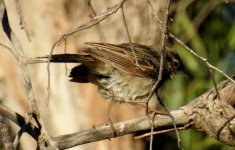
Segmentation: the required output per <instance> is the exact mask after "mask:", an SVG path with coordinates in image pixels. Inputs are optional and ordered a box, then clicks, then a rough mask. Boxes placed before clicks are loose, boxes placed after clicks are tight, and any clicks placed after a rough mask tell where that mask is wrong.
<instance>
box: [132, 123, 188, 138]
mask: <svg viewBox="0 0 235 150" xmlns="http://www.w3.org/2000/svg"><path fill="white" fill-rule="evenodd" d="M190 125H191V124H190V123H189V124H186V125H184V126H183V127H178V128H177V129H178V130H185V129H187V128H188V127H189V126H190ZM174 131H175V129H174V128H172V129H165V130H162V131H155V132H150V133H145V134H142V135H140V136H135V137H134V138H135V139H136V140H139V139H143V138H145V137H148V136H151V134H153V135H157V134H164V133H169V132H174Z"/></svg>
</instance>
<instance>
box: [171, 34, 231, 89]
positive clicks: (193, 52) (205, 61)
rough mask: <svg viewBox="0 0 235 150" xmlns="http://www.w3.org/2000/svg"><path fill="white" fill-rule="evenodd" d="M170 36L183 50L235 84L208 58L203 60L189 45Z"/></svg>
mask: <svg viewBox="0 0 235 150" xmlns="http://www.w3.org/2000/svg"><path fill="white" fill-rule="evenodd" d="M169 36H170V37H171V38H173V39H174V40H175V41H176V42H177V43H179V44H180V45H181V46H182V47H183V48H185V49H186V50H188V51H189V52H190V53H191V54H192V55H194V56H195V57H197V58H198V59H200V60H201V61H202V62H204V63H205V64H206V65H207V66H208V67H209V68H210V69H213V70H215V71H217V72H219V73H220V74H222V75H223V76H224V77H225V78H227V79H228V80H230V81H231V82H232V83H234V84H235V81H234V80H233V79H232V78H230V77H229V76H228V75H227V74H226V73H224V72H223V71H222V70H220V69H218V68H216V67H215V66H213V65H211V64H210V63H209V62H208V61H207V59H206V58H203V57H202V56H200V55H198V54H197V53H196V52H195V51H193V50H192V49H191V48H189V47H188V46H187V45H185V44H184V43H183V42H182V41H181V40H180V39H178V38H177V37H176V36H175V35H173V34H172V33H170V34H169Z"/></svg>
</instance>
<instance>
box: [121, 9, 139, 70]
mask: <svg viewBox="0 0 235 150" xmlns="http://www.w3.org/2000/svg"><path fill="white" fill-rule="evenodd" d="M121 10H122V18H123V22H124V27H125V29H126V34H127V37H128V40H129V44H130V47H131V51H132V54H133V56H134V59H135V64H136V65H137V66H138V67H139V68H141V67H140V65H139V63H138V59H137V57H136V54H135V50H134V48H133V46H132V41H131V36H130V32H129V29H128V25H127V22H126V17H125V13H124V8H123V6H122V7H121Z"/></svg>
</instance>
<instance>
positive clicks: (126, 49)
mask: <svg viewBox="0 0 235 150" xmlns="http://www.w3.org/2000/svg"><path fill="white" fill-rule="evenodd" d="M86 44H88V45H90V46H91V48H86V49H85V50H84V51H83V52H84V53H86V54H88V55H90V56H92V57H94V58H95V59H98V60H100V61H102V62H104V63H107V64H110V65H112V66H113V67H114V68H117V69H119V70H121V71H124V72H126V73H128V74H132V75H137V76H141V77H147V76H149V75H151V74H152V73H153V71H154V69H155V68H154V66H153V64H151V60H150V58H149V57H148V54H149V53H148V51H151V49H150V47H147V46H143V45H139V44H132V47H133V49H134V51H135V54H136V58H135V57H134V54H133V52H132V50H131V47H130V44H120V45H114V44H106V43H86ZM135 59H137V61H138V64H139V66H138V65H137V63H136V62H135Z"/></svg>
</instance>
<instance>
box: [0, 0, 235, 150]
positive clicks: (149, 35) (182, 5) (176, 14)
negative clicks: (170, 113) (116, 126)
mask: <svg viewBox="0 0 235 150" xmlns="http://www.w3.org/2000/svg"><path fill="white" fill-rule="evenodd" d="M89 2H90V3H89ZM151 2H152V4H153V6H154V8H155V9H156V11H157V13H158V14H159V17H160V18H161V12H162V10H161V9H162V8H163V6H164V5H165V0H151ZM234 2H235V1H234V0H231V1H230V0H208V1H205V0H180V1H178V0H172V3H171V7H170V22H169V30H170V31H171V32H172V33H174V34H175V35H176V36H177V37H179V38H180V39H181V40H182V41H184V42H185V44H187V45H188V46H190V47H191V48H192V49H194V50H195V51H196V52H197V53H198V54H199V55H201V56H203V57H206V58H207V59H208V61H209V62H210V63H211V64H213V65H214V66H216V67H218V68H220V69H222V70H223V71H224V72H226V73H227V74H228V75H232V74H234V72H235V50H234V49H235V5H234ZM5 3H6V7H7V10H8V15H9V20H10V24H11V26H12V28H13V29H14V31H15V33H16V35H17V37H18V38H19V40H20V41H21V43H22V45H23V48H24V52H25V54H26V57H27V58H32V57H36V56H44V55H48V54H49V51H50V49H51V47H52V45H53V44H54V43H55V42H56V41H57V40H58V39H59V38H60V36H61V33H64V32H67V31H70V30H72V29H74V28H76V27H78V26H80V25H83V24H85V23H88V22H89V21H90V20H91V19H92V18H93V17H94V16H96V14H100V13H102V12H104V11H105V10H106V9H107V8H109V7H112V6H114V4H116V3H117V1H115V0H91V1H88V0H60V1H58V0H40V1H26V0H22V1H20V3H21V7H22V10H23V14H24V17H25V20H26V24H27V28H28V30H29V32H30V35H31V40H32V42H28V40H27V38H26V36H25V33H24V31H23V30H22V29H20V25H19V22H20V21H19V17H18V14H17V11H16V6H15V3H14V0H8V1H5ZM90 4H91V5H90ZM91 6H92V7H91ZM124 11H125V15H126V19H127V24H128V27H129V31H130V35H131V38H132V42H136V43H140V44H146V45H158V44H159V42H160V41H161V36H160V35H161V32H160V30H159V25H158V24H157V22H156V21H155V20H154V15H153V13H152V12H151V11H150V9H149V8H148V5H147V3H146V1H143V0H129V1H127V2H126V3H125V4H124ZM0 39H1V43H2V44H5V45H8V46H9V47H11V44H10V42H9V41H7V40H6V36H5V35H4V33H3V32H1V34H0ZM84 42H107V43H114V44H119V43H123V42H128V37H127V34H126V32H125V27H124V24H123V19H122V15H121V11H120V10H119V11H118V12H117V13H115V14H113V15H112V16H110V17H109V18H107V19H106V20H104V21H103V22H101V23H100V24H98V25H96V26H94V27H92V28H90V29H87V30H83V31H81V32H79V33H77V34H75V35H73V36H72V37H70V38H68V39H67V40H66V44H65V43H62V44H60V45H59V46H58V47H56V49H55V51H54V53H64V52H65V51H66V52H67V53H76V52H78V51H79V48H82V47H84V46H85V44H84ZM173 48H174V49H175V50H177V52H178V53H179V54H180V56H181V57H182V59H183V61H184V63H185V65H186V66H187V68H188V69H189V71H190V72H191V73H192V75H193V78H192V79H189V78H187V77H185V76H183V75H180V74H179V75H176V76H175V77H174V78H173V79H172V80H170V81H169V82H167V83H166V84H165V85H164V87H163V88H162V89H161V93H160V94H161V97H162V99H163V100H164V103H165V104H166V107H167V108H168V109H169V110H174V109H178V108H179V107H180V106H183V105H186V104H187V103H189V102H190V101H191V100H193V99H194V98H196V97H198V96H200V95H201V94H202V93H204V92H205V91H207V90H208V89H210V88H212V87H213V84H212V80H211V77H210V74H209V71H208V69H207V68H206V66H205V65H204V64H203V63H202V62H200V61H199V60H198V59H196V58H195V57H193V56H192V55H191V54H189V53H188V52H187V51H186V50H184V49H183V48H182V47H180V46H178V45H177V44H174V45H173ZM73 66H74V64H68V65H65V64H51V67H50V70H51V98H50V101H49V103H47V101H46V97H47V71H46V64H35V65H29V70H30V75H31V79H32V84H33V89H34V93H35V96H36V98H37V104H38V107H39V109H40V114H41V116H42V119H43V121H44V123H45V125H46V128H47V130H48V132H49V133H50V135H51V136H58V135H63V134H68V133H73V132H77V131H82V130H85V129H89V128H92V127H93V126H94V125H102V124H104V123H106V118H107V111H108V105H109V103H108V102H107V101H105V100H103V99H102V98H101V96H100V95H99V94H98V93H97V91H96V87H95V86H93V85H91V84H76V83H71V82H69V78H68V77H67V75H68V72H69V71H70V69H71V67H73ZM215 77H216V81H217V83H218V82H220V81H221V80H222V79H224V77H223V76H222V75H220V74H218V73H217V72H215ZM0 100H1V103H2V104H4V105H6V106H8V107H10V108H11V109H13V110H14V111H16V112H18V113H20V114H21V115H24V116H25V115H26V113H27V112H28V111H29V107H28V103H27V100H26V96H25V90H24V86H23V82H22V75H21V72H20V70H19V67H18V65H17V62H16V61H15V60H14V58H13V57H12V55H11V54H10V53H9V52H8V51H6V50H5V49H3V48H1V52H0ZM144 111H145V110H143V109H142V108H138V107H136V106H132V105H124V104H114V105H113V106H112V111H111V119H112V121H113V122H120V121H124V120H128V119H132V118H136V117H140V116H144V115H145V113H144ZM11 125H12V132H13V133H14V135H15V132H17V131H18V130H19V128H17V127H16V126H15V125H14V124H11ZM180 136H181V139H182V146H183V147H184V149H186V150H199V149H200V150H207V149H213V150H217V149H218V150H221V149H223V150H229V149H233V148H232V147H229V146H226V145H224V144H222V143H220V142H218V141H216V140H215V139H213V138H210V137H208V136H207V135H206V134H203V133H201V132H198V131H194V130H192V129H188V130H185V131H180ZM148 143H149V139H148V138H146V139H143V140H134V139H133V135H127V136H122V137H117V138H115V139H112V140H111V141H109V140H104V141H99V142H94V143H89V144H85V145H81V146H77V147H74V148H71V149H79V150H88V149H89V150H93V149H95V150H119V149H125V150H144V149H148ZM35 147H36V142H35V141H34V140H33V139H32V138H31V137H30V136H29V135H27V134H24V135H23V137H22V138H21V139H20V146H19V149H35ZM154 147H155V149H156V148H158V149H166V150H168V149H172V150H174V149H178V148H177V139H176V135H175V134H174V133H169V134H164V135H157V136H156V137H155V138H154Z"/></svg>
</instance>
